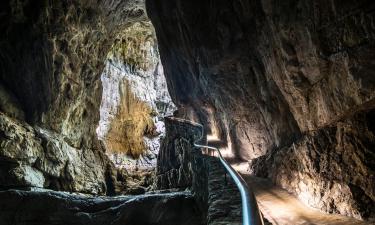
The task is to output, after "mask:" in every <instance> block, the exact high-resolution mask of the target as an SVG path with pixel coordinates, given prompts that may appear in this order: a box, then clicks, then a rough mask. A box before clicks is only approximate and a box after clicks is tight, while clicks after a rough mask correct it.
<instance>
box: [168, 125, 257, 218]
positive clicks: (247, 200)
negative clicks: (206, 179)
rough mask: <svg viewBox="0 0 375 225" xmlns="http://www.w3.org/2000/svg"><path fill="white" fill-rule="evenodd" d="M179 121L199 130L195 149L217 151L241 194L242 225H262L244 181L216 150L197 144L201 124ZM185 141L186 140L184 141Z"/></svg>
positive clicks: (253, 198) (254, 200)
mask: <svg viewBox="0 0 375 225" xmlns="http://www.w3.org/2000/svg"><path fill="white" fill-rule="evenodd" d="M175 119H177V120H180V121H184V122H188V123H190V124H192V125H195V126H198V127H200V129H201V136H200V138H199V139H198V140H196V141H195V142H194V146H195V147H197V148H207V149H211V150H215V151H217V153H218V155H219V159H220V162H221V164H223V166H224V168H225V169H226V171H227V172H228V173H229V175H230V176H231V177H232V179H233V180H234V182H235V184H236V185H237V187H238V189H239V191H240V193H241V203H242V224H243V225H264V223H263V218H262V215H261V213H260V211H259V208H258V204H257V201H256V199H255V196H254V193H253V192H251V191H250V190H249V187H248V186H247V183H246V182H245V181H244V179H243V178H242V177H241V176H240V175H239V174H238V173H237V172H236V171H235V170H234V169H233V167H232V166H231V165H230V164H229V163H228V162H227V161H226V160H225V159H224V158H223V156H222V155H221V152H220V150H219V149H218V148H216V147H212V146H208V145H201V144H197V142H199V141H201V140H202V139H203V137H204V127H203V125H202V124H199V123H195V122H192V121H190V120H185V119H180V118H175ZM185 140H186V139H185Z"/></svg>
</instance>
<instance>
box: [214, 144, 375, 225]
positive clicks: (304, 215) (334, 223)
mask: <svg viewBox="0 0 375 225" xmlns="http://www.w3.org/2000/svg"><path fill="white" fill-rule="evenodd" d="M219 143H220V142H219V141H217V140H215V141H209V143H208V145H211V146H215V147H218V148H220V149H223V150H224V151H226V152H227V151H228V149H226V147H225V146H223V145H222V143H220V144H219ZM229 160H230V161H232V167H233V168H235V169H236V170H237V171H238V172H239V173H240V174H241V175H242V177H243V178H244V179H245V181H246V182H247V183H248V186H249V188H251V189H252V191H253V192H254V194H255V196H256V198H257V201H258V205H259V208H260V210H261V212H262V214H263V215H264V217H265V219H266V220H268V221H269V222H270V223H272V224H273V225H370V224H372V225H373V224H375V223H371V222H364V221H360V220H356V219H353V218H350V217H346V216H339V215H333V214H326V213H323V212H320V211H318V210H315V209H313V208H310V207H308V206H306V205H304V204H303V203H302V202H301V201H299V200H298V199H297V198H296V197H295V196H293V195H291V194H289V193H288V192H287V191H285V190H284V189H282V188H279V187H275V186H274V185H272V184H271V182H270V181H268V180H267V179H263V178H259V177H254V176H251V175H250V174H249V173H248V172H247V171H246V169H247V163H239V162H235V161H234V160H231V157H229ZM229 179H230V178H229Z"/></svg>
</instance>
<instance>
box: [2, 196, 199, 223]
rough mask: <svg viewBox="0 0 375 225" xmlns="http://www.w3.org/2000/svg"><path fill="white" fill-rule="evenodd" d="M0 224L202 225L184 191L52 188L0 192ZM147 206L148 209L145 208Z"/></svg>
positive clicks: (195, 207)
mask: <svg viewBox="0 0 375 225" xmlns="http://www.w3.org/2000/svg"><path fill="white" fill-rule="evenodd" d="M0 198H1V199H2V201H1V203H0V224H2V225H19V224H54V225H63V224H89V225H91V224H92V225H94V224H95V225H96V224H97V225H99V224H100V225H103V224H114V225H116V224H118V225H119V224H134V225H138V224H139V225H148V224H149V225H151V224H152V225H175V224H181V225H202V224H204V219H203V218H202V216H201V214H200V212H199V210H198V208H197V206H196V203H195V201H194V198H193V197H192V196H191V194H189V193H186V192H180V193H166V194H153V195H141V196H137V197H116V198H109V197H101V198H99V197H98V198H93V197H85V196H80V195H72V194H67V193H61V192H52V191H42V192H35V191H14V190H12V191H0ZM145 209H147V210H145Z"/></svg>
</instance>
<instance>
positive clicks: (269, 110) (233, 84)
mask: <svg viewBox="0 0 375 225" xmlns="http://www.w3.org/2000/svg"><path fill="white" fill-rule="evenodd" d="M146 3H147V10H148V15H149V16H150V18H151V20H152V22H153V24H154V26H155V30H156V34H157V37H158V41H159V48H160V55H161V59H162V62H163V65H164V71H165V75H166V78H167V83H168V84H169V89H170V94H171V97H172V99H173V100H174V102H175V103H176V104H177V107H178V108H179V110H178V111H179V116H184V117H188V118H191V119H194V120H196V121H200V122H202V123H204V124H205V125H206V127H207V130H208V132H212V133H216V134H217V135H218V136H219V138H221V139H223V140H225V141H227V142H228V144H230V147H231V148H232V151H233V156H234V157H236V158H241V159H244V160H249V161H252V160H254V159H257V162H258V163H257V164H255V165H254V166H259V168H258V169H259V170H263V174H264V175H265V176H269V177H270V178H272V179H273V180H274V182H275V183H276V184H279V185H282V186H283V187H284V188H286V189H288V190H290V191H292V192H294V193H295V194H297V195H301V196H303V197H301V200H303V201H304V202H305V203H306V204H310V205H311V206H314V207H317V208H319V209H321V210H324V211H327V212H338V213H341V214H346V215H351V216H356V217H363V218H365V217H374V212H368V211H366V210H363V209H362V208H361V207H365V206H367V207H368V206H370V205H374V202H375V196H374V194H373V193H374V187H373V185H372V186H371V185H368V184H369V183H368V182H370V183H373V177H374V176H375V174H374V173H375V172H374V170H373V165H374V164H373V163H374V162H375V157H374V147H373V146H374V140H375V139H374V130H373V129H370V128H366V127H371V126H373V125H371V122H370V121H369V120H364V122H363V123H365V125H362V123H357V122H351V123H350V125H344V128H343V126H342V123H344V124H345V123H349V122H347V121H356V120H357V119H355V118H354V116H353V115H354V113H355V112H359V113H365V112H366V111H368V110H371V109H374V107H375V104H374V97H375V80H374V77H375V76H374V65H375V64H374V60H373V58H374V56H375V55H374V53H375V48H374V43H375V29H374V26H373V21H374V14H373V9H374V7H375V4H374V3H373V2H370V1H354V0H349V1H328V2H327V1H325V2H320V1H317V2H316V1H314V2H312V1H308V0H303V1H296V0H287V1H278V2H276V1H263V0H262V1H260V0H250V1H245V0H239V1H225V0H218V1H214V2H213V1H208V0H207V1H198V0H192V1H183V0H177V1H162V0H149V1H147V2H146ZM171 12H173V13H171ZM345 121H346V122H345ZM332 127H333V128H332ZM323 140H324V143H321V141H323ZM348 140H349V141H348ZM293 143H294V144H293ZM311 145H312V146H313V147H312V146H311ZM294 146H295V150H294ZM285 149H287V150H285ZM314 149H316V151H315V150H314ZM314 152H316V154H317V156H311V154H314ZM283 153H285V156H284V155H283ZM270 157H271V159H269V158H270ZM345 157H348V158H345ZM341 158H343V159H342V160H341ZM267 159H268V160H267ZM292 159H294V160H292ZM326 159H327V160H326ZM293 162H296V163H293ZM297 162H298V163H297ZM331 163H332V164H333V165H337V166H333V165H331ZM262 165H263V166H262ZM317 168H318V169H317ZM264 170H265V171H264ZM339 171H340V172H339ZM352 171H357V172H358V173H359V171H362V172H361V174H362V175H358V174H357V173H356V172H352ZM258 174H262V173H260V172H259V173H258ZM297 174H298V175H297ZM328 184H329V185H333V186H332V187H329V185H328ZM339 184H340V185H339ZM304 185H305V186H304ZM326 185H328V186H326ZM339 187H342V190H343V191H342V192H340V191H339V190H340V188H339ZM359 193H360V194H359ZM330 194H334V196H336V195H338V196H337V198H334V197H328V196H329V195H330ZM311 199H314V200H313V201H312V200H311ZM333 199H336V200H333ZM370 211H371V210H370Z"/></svg>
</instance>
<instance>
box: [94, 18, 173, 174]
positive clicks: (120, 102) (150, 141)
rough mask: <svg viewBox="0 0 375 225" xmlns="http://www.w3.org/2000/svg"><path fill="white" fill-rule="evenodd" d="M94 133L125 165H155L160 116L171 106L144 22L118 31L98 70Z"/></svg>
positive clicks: (161, 124)
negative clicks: (100, 90)
mask: <svg viewBox="0 0 375 225" xmlns="http://www.w3.org/2000/svg"><path fill="white" fill-rule="evenodd" d="M102 84H103V95H102V96H103V97H102V103H101V108H100V115H101V116H100V117H101V119H100V121H99V127H98V130H97V133H98V136H99V138H100V139H102V140H103V141H104V143H105V146H106V150H107V153H108V154H109V156H110V158H111V159H112V161H113V162H114V163H115V164H116V165H117V166H120V167H124V168H126V169H127V170H134V169H148V170H150V169H151V170H153V169H154V168H155V167H156V156H157V154H158V152H159V148H160V139H161V138H162V137H163V136H164V122H163V118H164V116H166V115H168V114H172V112H173V110H174V105H173V103H172V102H171V99H170V97H169V94H168V90H167V86H166V81H165V78H164V74H163V67H162V65H161V63H160V59H159V53H158V49H157V42H156V37H155V33H154V30H153V27H152V25H151V23H150V22H142V23H135V24H133V25H132V26H130V27H129V28H127V29H125V30H124V31H123V32H122V35H121V39H119V40H116V42H115V44H114V45H113V46H112V49H111V51H110V52H109V54H108V58H107V62H106V67H105V69H104V72H103V74H102Z"/></svg>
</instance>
